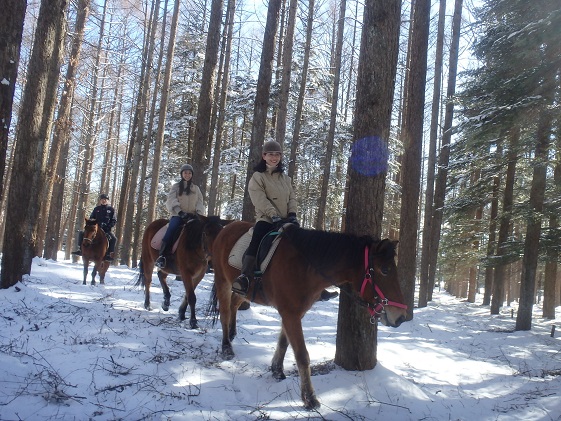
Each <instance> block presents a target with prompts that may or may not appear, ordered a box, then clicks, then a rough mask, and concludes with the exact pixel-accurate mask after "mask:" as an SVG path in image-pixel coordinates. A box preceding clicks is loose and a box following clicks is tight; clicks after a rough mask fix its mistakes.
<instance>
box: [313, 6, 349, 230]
mask: <svg viewBox="0 0 561 421" xmlns="http://www.w3.org/2000/svg"><path fill="white" fill-rule="evenodd" d="M346 11H347V2H346V0H341V3H340V9H339V19H338V25H337V41H336V46H335V55H334V57H333V59H332V60H331V62H332V65H333V72H334V75H333V89H332V95H331V114H330V116H329V130H328V132H327V139H326V145H325V156H324V157H323V160H322V161H323V163H322V166H323V175H322V177H321V188H320V193H319V197H318V212H317V217H316V224H315V227H316V229H318V230H321V229H325V208H326V205H327V190H328V187H329V176H330V175H331V166H332V165H331V160H332V158H333V142H334V141H335V127H336V126H337V103H338V100H339V84H340V81H341V53H342V51H343V37H344V32H345V13H346Z"/></svg>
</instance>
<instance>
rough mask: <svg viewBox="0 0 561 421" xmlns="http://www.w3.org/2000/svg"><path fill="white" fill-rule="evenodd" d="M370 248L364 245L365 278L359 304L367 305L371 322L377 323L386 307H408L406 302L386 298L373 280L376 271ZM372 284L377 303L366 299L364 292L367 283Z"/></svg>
mask: <svg viewBox="0 0 561 421" xmlns="http://www.w3.org/2000/svg"><path fill="white" fill-rule="evenodd" d="M368 255H369V250H368V246H365V247H364V279H363V281H362V287H361V288H360V298H361V300H360V301H359V304H360V305H362V306H364V307H366V308H367V310H368V312H369V313H370V316H371V317H370V323H372V324H376V322H377V320H378V319H379V318H380V315H381V314H382V313H383V312H384V307H386V306H393V307H399V308H403V309H407V306H406V305H405V304H401V303H398V302H395V301H390V300H388V299H387V298H386V296H385V295H384V293H383V292H382V290H381V289H380V287H379V286H378V284H377V283H376V282H375V281H373V280H372V274H373V273H374V268H373V267H372V266H370V262H369V260H368ZM368 284H370V285H372V286H373V288H374V292H375V296H374V299H375V300H376V304H373V303H370V302H368V301H366V300H365V299H364V292H365V291H366V287H367V285H368Z"/></svg>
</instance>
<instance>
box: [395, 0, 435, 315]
mask: <svg viewBox="0 0 561 421" xmlns="http://www.w3.org/2000/svg"><path fill="white" fill-rule="evenodd" d="M429 23H430V0H416V1H415V5H414V12H413V30H412V31H411V36H412V39H411V42H410V43H409V48H410V49H411V51H410V53H409V64H408V68H409V77H408V78H407V83H408V86H407V88H406V92H407V97H406V99H405V102H406V105H405V111H404V116H403V127H402V130H401V138H402V141H403V155H402V164H401V213H400V218H399V241H400V245H399V262H398V271H399V276H400V282H401V288H402V290H403V294H404V297H405V303H406V304H407V306H408V309H407V318H408V320H411V319H412V318H413V305H414V301H415V272H416V268H417V241H418V236H417V232H418V215H419V190H420V180H421V160H422V157H421V153H422V149H423V120H424V114H425V113H424V111H425V80H426V77H427V56H428V43H429Z"/></svg>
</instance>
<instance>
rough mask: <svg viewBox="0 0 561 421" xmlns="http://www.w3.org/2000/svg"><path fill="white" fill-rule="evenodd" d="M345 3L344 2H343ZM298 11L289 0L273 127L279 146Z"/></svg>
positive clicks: (286, 106)
mask: <svg viewBox="0 0 561 421" xmlns="http://www.w3.org/2000/svg"><path fill="white" fill-rule="evenodd" d="M343 1H345V0H343ZM297 9H298V1H297V0H290V4H289V6H288V22H287V25H286V34H285V36H284V43H283V50H282V77H281V87H280V92H279V100H278V109H277V113H276V116H277V123H276V127H275V139H276V141H277V142H279V144H281V145H283V144H284V139H285V135H286V116H287V110H288V98H289V95H288V94H289V92H290V82H291V80H290V78H291V75H292V50H293V46H294V27H295V25H296V11H297Z"/></svg>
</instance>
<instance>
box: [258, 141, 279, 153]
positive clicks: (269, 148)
mask: <svg viewBox="0 0 561 421" xmlns="http://www.w3.org/2000/svg"><path fill="white" fill-rule="evenodd" d="M267 152H279V153H280V152H282V149H281V145H280V143H279V142H275V141H274V140H269V141H268V142H265V143H264V144H263V153H267Z"/></svg>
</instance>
